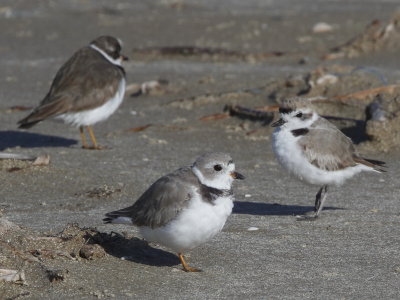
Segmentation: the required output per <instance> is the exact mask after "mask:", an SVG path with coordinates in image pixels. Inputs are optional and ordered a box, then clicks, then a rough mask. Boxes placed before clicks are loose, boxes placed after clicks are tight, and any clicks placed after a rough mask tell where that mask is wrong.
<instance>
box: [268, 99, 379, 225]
mask: <svg viewBox="0 0 400 300" xmlns="http://www.w3.org/2000/svg"><path fill="white" fill-rule="evenodd" d="M308 104H309V102H308V101H307V100H306V99H301V98H293V99H288V100H286V101H284V103H283V104H282V106H281V107H280V109H279V112H280V117H281V118H280V119H279V120H278V121H277V122H275V123H273V124H272V126H274V127H277V128H276V129H275V131H274V133H273V135H272V145H273V150H274V153H275V156H276V158H277V159H278V161H279V162H280V164H281V165H282V166H283V167H284V168H285V169H287V170H288V171H289V172H290V173H292V174H294V175H295V176H297V177H298V178H300V179H301V180H303V181H305V182H307V183H309V184H313V185H319V186H321V188H320V190H319V191H318V193H317V195H316V199H315V207H314V210H315V213H314V214H313V215H311V216H298V219H300V220H304V219H316V218H317V217H318V216H319V214H320V213H321V211H322V208H323V205H324V202H325V200H326V196H327V191H328V185H341V184H342V183H344V181H345V180H347V179H349V178H351V177H353V176H354V175H356V174H358V173H360V172H361V171H374V172H379V173H380V172H384V170H383V169H382V167H383V165H384V162H381V161H378V160H370V159H366V158H362V157H361V156H359V155H358V153H357V152H356V150H355V148H354V145H353V142H352V141H351V139H350V138H348V137H347V136H345V135H344V134H343V133H342V132H341V131H340V130H339V129H338V128H337V127H336V126H335V125H333V124H332V123H330V122H329V121H328V120H326V119H325V118H323V117H320V116H319V115H318V114H317V113H316V112H315V111H313V110H312V109H311V108H310V107H309V105H308Z"/></svg>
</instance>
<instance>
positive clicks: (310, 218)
mask: <svg viewBox="0 0 400 300" xmlns="http://www.w3.org/2000/svg"><path fill="white" fill-rule="evenodd" d="M316 219H318V215H317V214H312V215H297V216H296V221H315V220H316Z"/></svg>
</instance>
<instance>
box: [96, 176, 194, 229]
mask: <svg viewBox="0 0 400 300" xmlns="http://www.w3.org/2000/svg"><path fill="white" fill-rule="evenodd" d="M199 186H200V184H199V183H198V180H197V178H196V177H195V175H194V174H193V172H192V171H191V169H190V168H182V169H179V170H177V171H175V172H174V173H171V174H169V175H166V176H164V177H161V178H160V179H158V180H157V181H156V182H155V183H153V184H152V185H151V186H150V187H149V188H148V189H147V190H146V191H145V192H144V194H143V195H142V196H141V197H140V198H139V199H138V200H137V201H136V202H135V204H133V205H132V206H129V207H127V208H124V209H121V210H117V211H113V212H110V213H107V214H106V217H107V218H105V219H103V221H104V222H105V223H112V222H113V221H114V220H115V221H116V222H118V220H116V219H118V218H123V219H124V218H128V219H130V220H131V221H132V223H133V224H134V225H137V226H148V227H151V228H157V227H160V226H164V225H165V224H167V223H168V222H169V221H171V220H172V219H174V218H175V217H176V216H177V215H178V214H179V212H180V211H181V210H182V209H184V208H186V207H187V206H188V205H189V201H190V199H191V198H192V197H193V193H194V189H195V188H198V187H199Z"/></svg>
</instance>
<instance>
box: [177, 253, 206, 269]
mask: <svg viewBox="0 0 400 300" xmlns="http://www.w3.org/2000/svg"><path fill="white" fill-rule="evenodd" d="M178 256H179V260H180V261H181V264H182V266H183V271H185V272H201V270H200V269H196V268H193V267H189V265H188V264H187V263H186V261H185V258H184V257H183V254H182V253H178Z"/></svg>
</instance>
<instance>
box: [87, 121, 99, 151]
mask: <svg viewBox="0 0 400 300" xmlns="http://www.w3.org/2000/svg"><path fill="white" fill-rule="evenodd" d="M86 129H87V131H88V132H89V136H90V140H91V141H92V147H90V148H89V149H94V150H101V149H102V147H100V146H99V145H97V141H96V137H95V136H94V132H93V129H92V127H91V126H86Z"/></svg>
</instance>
